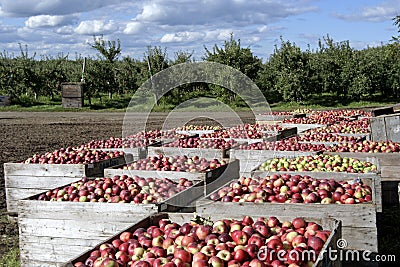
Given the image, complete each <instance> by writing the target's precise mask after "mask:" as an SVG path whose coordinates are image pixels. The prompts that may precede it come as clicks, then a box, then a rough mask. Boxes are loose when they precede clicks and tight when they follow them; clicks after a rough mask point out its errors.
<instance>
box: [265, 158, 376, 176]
mask: <svg viewBox="0 0 400 267" xmlns="http://www.w3.org/2000/svg"><path fill="white" fill-rule="evenodd" d="M259 170H260V171H320V172H349V173H368V172H374V171H376V170H377V166H376V165H375V164H373V163H371V162H367V161H361V160H359V159H355V158H348V157H341V156H339V155H334V156H331V155H314V156H299V157H297V158H275V159H269V160H267V161H266V162H264V163H262V164H261V165H260V167H259Z"/></svg>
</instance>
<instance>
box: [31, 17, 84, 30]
mask: <svg viewBox="0 0 400 267" xmlns="http://www.w3.org/2000/svg"><path fill="white" fill-rule="evenodd" d="M76 19H77V17H76V16H50V15H39V16H34V17H30V18H28V19H27V20H26V21H25V26H26V27H29V28H41V27H54V26H63V25H66V24H69V23H72V22H73V21H75V20H76Z"/></svg>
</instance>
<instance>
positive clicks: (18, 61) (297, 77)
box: [0, 17, 400, 105]
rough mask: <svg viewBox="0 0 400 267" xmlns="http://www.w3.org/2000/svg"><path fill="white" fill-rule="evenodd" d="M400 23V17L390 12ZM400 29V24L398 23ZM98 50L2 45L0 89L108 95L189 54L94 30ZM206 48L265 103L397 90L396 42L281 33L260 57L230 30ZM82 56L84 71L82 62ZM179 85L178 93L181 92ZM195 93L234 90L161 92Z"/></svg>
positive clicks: (180, 97) (29, 94) (30, 94)
mask: <svg viewBox="0 0 400 267" xmlns="http://www.w3.org/2000/svg"><path fill="white" fill-rule="evenodd" d="M394 21H395V24H396V25H398V26H400V19H399V17H396V18H395V19H394ZM399 29H400V28H399ZM90 45H91V47H92V48H93V49H95V50H96V51H97V52H99V56H98V57H90V58H87V59H85V58H83V57H82V56H81V55H75V58H71V56H70V55H63V54H59V55H58V56H55V57H53V56H40V57H39V59H37V57H36V54H33V55H29V52H28V48H27V47H26V46H25V47H24V46H22V45H20V54H19V55H17V56H15V55H11V54H9V53H7V52H6V51H4V52H0V94H7V95H10V96H11V97H12V99H13V101H15V102H18V101H21V100H22V99H26V98H32V99H37V98H38V97H39V96H46V97H50V98H51V99H54V98H57V97H58V98H59V97H60V94H61V84H62V83H63V82H79V81H80V80H81V79H82V78H83V79H84V81H85V98H86V99H89V101H90V100H91V99H92V98H94V97H101V96H103V97H104V96H105V95H108V97H109V98H112V97H113V96H114V95H116V94H117V95H133V94H134V93H135V92H136V90H137V89H138V88H139V87H140V86H141V85H142V84H143V83H144V82H145V81H146V80H147V79H149V77H150V76H151V75H154V74H156V73H158V72H160V71H162V70H163V69H166V68H168V67H170V66H172V65H175V64H180V63H185V62H194V59H193V57H192V54H193V53H191V52H188V51H179V52H176V53H174V55H173V57H172V58H171V57H170V56H169V55H168V53H167V49H166V48H162V47H159V46H156V47H147V50H146V51H145V53H144V56H143V58H141V59H135V58H132V57H130V56H124V57H122V58H120V57H121V46H120V41H119V40H117V41H105V40H104V39H103V38H102V36H100V37H94V39H93V43H92V44H90ZM204 48H205V53H204V56H203V57H202V60H204V61H211V62H218V63H221V64H225V65H228V66H231V67H233V68H235V69H238V70H239V71H241V72H242V73H243V74H245V75H247V76H248V77H249V78H250V79H252V80H253V81H254V82H255V83H256V84H257V86H258V87H259V88H260V90H261V91H262V93H263V94H264V95H265V97H266V98H267V100H268V102H269V103H274V102H278V101H285V102H291V101H295V102H300V101H303V100H305V99H307V98H309V97H310V96H312V95H315V94H318V95H321V94H324V93H326V94H330V95H333V96H335V97H337V98H338V99H343V101H345V100H346V101H349V100H351V101H359V100H363V99H369V98H371V96H373V95H381V96H390V97H392V98H396V99H398V98H399V97H400V42H399V39H398V37H393V39H392V40H391V41H390V42H389V43H388V44H381V45H380V46H377V47H368V48H365V49H362V50H356V49H354V48H352V47H351V46H350V43H349V41H340V42H335V41H334V40H333V39H332V38H331V37H330V36H329V35H327V36H326V37H324V38H323V39H322V40H320V41H319V44H318V48H317V49H311V48H307V49H306V50H304V51H303V50H301V49H300V47H299V46H297V45H296V44H295V43H293V42H290V41H287V40H284V39H283V38H281V40H280V44H279V45H277V46H275V49H274V51H273V53H272V55H270V56H269V57H268V58H267V59H266V60H265V61H264V62H263V60H262V59H260V58H258V57H257V56H255V55H254V54H253V52H252V51H251V49H250V48H249V47H243V46H242V45H241V43H240V40H236V39H234V38H233V35H231V37H230V38H229V39H228V40H226V41H225V42H224V43H223V45H222V46H218V45H214V46H213V47H212V48H211V49H208V48H207V47H204ZM84 61H85V62H86V65H85V73H84V76H82V66H83V62H84ZM183 92H184V93H183ZM196 96H213V97H217V98H219V99H220V100H222V101H224V102H225V103H227V104H230V105H236V104H237V99H236V97H235V96H234V95H232V92H230V91H229V90H227V89H225V88H221V87H219V86H216V85H212V84H201V83H197V84H188V85H182V86H180V87H179V88H175V89H174V90H172V91H170V92H169V93H168V94H167V95H166V96H165V99H166V101H167V102H170V103H172V104H175V105H176V104H179V103H180V102H183V101H185V100H188V99H190V98H193V97H196Z"/></svg>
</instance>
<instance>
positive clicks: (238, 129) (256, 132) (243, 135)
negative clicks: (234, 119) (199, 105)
mask: <svg viewBox="0 0 400 267" xmlns="http://www.w3.org/2000/svg"><path fill="white" fill-rule="evenodd" d="M281 130H283V128H282V127H281V126H280V125H273V126H271V125H260V124H242V125H238V126H235V127H232V128H228V129H224V130H222V131H218V132H214V133H208V134H203V135H201V138H237V139H261V138H264V137H266V135H265V134H264V133H263V132H271V131H274V132H275V131H281Z"/></svg>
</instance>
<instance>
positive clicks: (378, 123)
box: [370, 117, 387, 142]
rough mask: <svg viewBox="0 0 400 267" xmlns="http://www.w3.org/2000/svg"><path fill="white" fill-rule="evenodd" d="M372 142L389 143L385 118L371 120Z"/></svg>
mask: <svg viewBox="0 0 400 267" xmlns="http://www.w3.org/2000/svg"><path fill="white" fill-rule="evenodd" d="M370 127H371V139H372V141H375V142H378V141H385V142H386V141H387V135H386V130H385V129H386V125H385V118H384V117H372V118H371V119H370Z"/></svg>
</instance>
